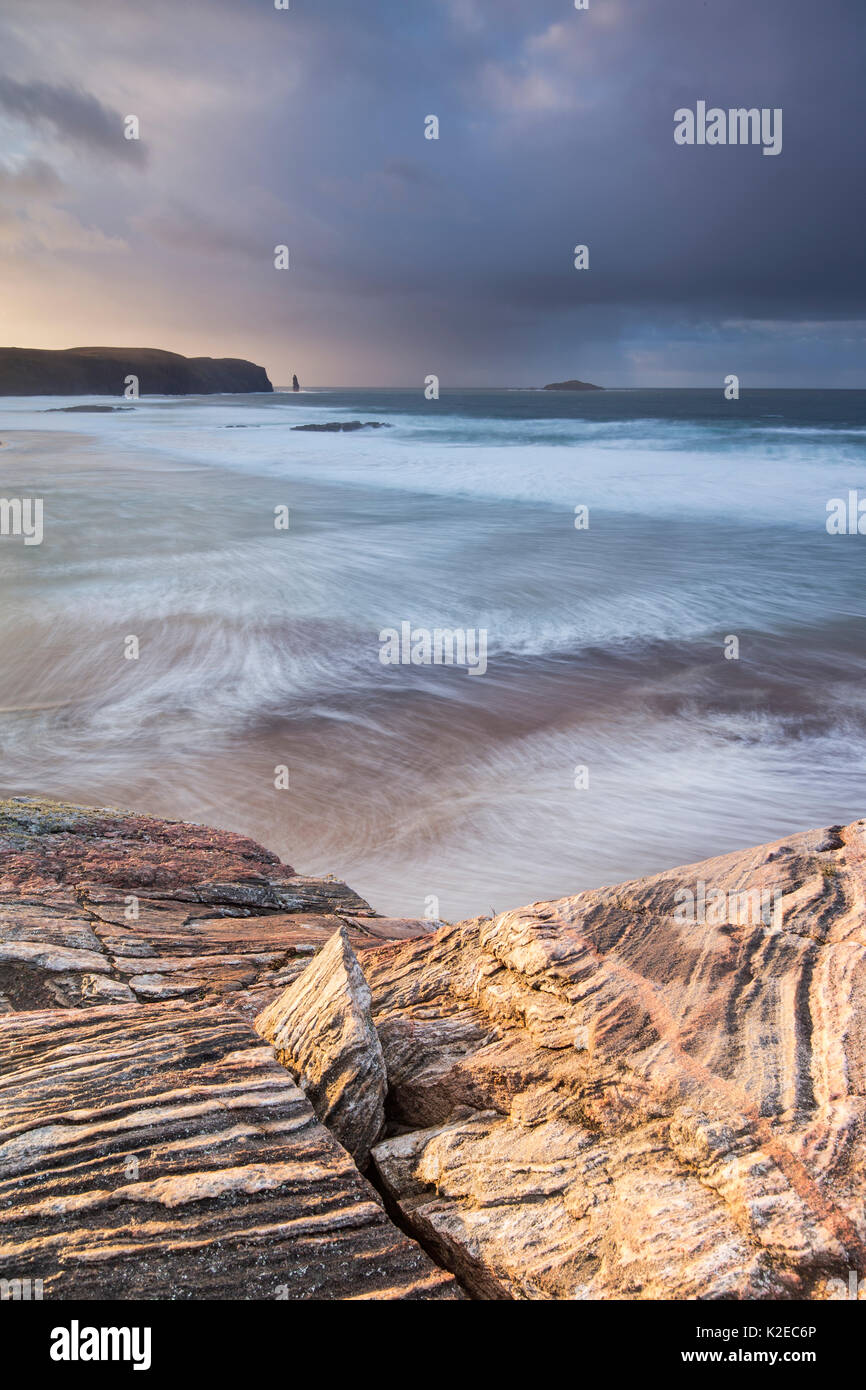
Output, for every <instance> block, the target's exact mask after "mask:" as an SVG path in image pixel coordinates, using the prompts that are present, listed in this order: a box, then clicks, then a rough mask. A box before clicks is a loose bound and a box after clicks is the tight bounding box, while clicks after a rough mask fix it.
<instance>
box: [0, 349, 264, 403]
mask: <svg viewBox="0 0 866 1390" xmlns="http://www.w3.org/2000/svg"><path fill="white" fill-rule="evenodd" d="M128 376H135V377H137V378H138V383H139V385H138V391H139V394H140V395H142V396H199V395H213V394H215V393H220V392H227V393H235V392H251V391H273V389H274V388H273V386H272V385H271V383H270V381H269V380H268V374H267V372H266V371H265V369H264V367H259V366H257V365H256V364H255V362H246V361H244V359H243V358H240V357H182V356H181V354H180V353H177V352H164V351H163V350H162V349H161V348H125V347H80V348H65V349H62V350H58V351H50V350H46V349H40V348H16V347H7V348H0V396H122V395H123V394H124V383H125V381H126V378H127V377H128Z"/></svg>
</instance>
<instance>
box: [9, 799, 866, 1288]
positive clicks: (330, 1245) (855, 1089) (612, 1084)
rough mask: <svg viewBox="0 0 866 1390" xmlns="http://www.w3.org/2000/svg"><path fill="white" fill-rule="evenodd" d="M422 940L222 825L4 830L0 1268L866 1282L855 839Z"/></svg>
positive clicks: (29, 818)
mask: <svg viewBox="0 0 866 1390" xmlns="http://www.w3.org/2000/svg"><path fill="white" fill-rule="evenodd" d="M431 925H435V924H430V923H427V922H423V921H404V920H390V919H386V918H381V917H377V916H376V914H375V913H374V912H373V911H372V910H371V909H370V908H369V906H368V905H367V904H366V903H364V902H363V901H362V900H361V899H359V898H358V897H357V895H355V894H354V893H352V891H351V890H350V889H348V888H346V886H345V885H343V884H341V883H339V882H337V881H336V880H333V879H313V878H308V877H304V876H302V875H298V874H295V873H294V871H293V870H292V869H290V868H289V867H288V866H286V865H284V864H282V863H280V861H279V860H278V859H277V858H276V857H275V856H274V855H272V854H269V853H268V852H267V851H265V850H263V849H261V848H260V847H259V846H257V845H255V844H254V843H253V842H251V841H249V840H245V839H243V838H242V837H240V836H236V835H230V834H228V833H226V832H221V831H214V830H208V829H206V828H203V827H199V826H189V825H183V824H171V823H166V822H162V821H157V820H152V819H150V818H147V817H141V816H133V815H127V814H124V813H122V812H115V811H88V810H83V809H81V808H77V807H69V806H64V805H60V804H57V803H41V802H33V801H26V800H21V801H13V802H6V803H2V804H0V1011H2V1012H0V1134H2V1142H0V1252H2V1253H0V1276H2V1277H7V1278H12V1277H16V1278H26V1277H28V1276H29V1277H32V1278H42V1279H43V1280H44V1281H45V1297H46V1298H47V1297H52V1298H61V1299H64V1298H75V1297H88V1298H91V1297H105V1298H136V1297H143V1296H144V1297H147V1298H157V1299H158V1298H163V1297H165V1298H168V1297H173V1298H176V1297H189V1298H227V1297H243V1298H273V1297H288V1298H290V1299H301V1300H303V1299H310V1298H317V1299H322V1298H327V1299H347V1298H348V1299H355V1298H376V1299H393V1298H396V1299H405V1298H409V1299H439V1298H446V1299H453V1298H460V1297H464V1296H465V1293H464V1292H463V1290H465V1291H467V1292H468V1294H469V1296H471V1297H475V1298H481V1299H492V1300H509V1299H520V1300H524V1299H530V1300H532V1299H541V1300H550V1299H556V1300H559V1299H564V1300H574V1299H580V1300H583V1299H677V1300H678V1299H731V1298H733V1299H766V1300H773V1299H817V1300H824V1299H831V1298H837V1297H844V1296H845V1293H846V1291H847V1287H848V1278H849V1271H850V1270H856V1271H857V1272H858V1273H860V1274H861V1275H862V1274H863V1273H864V1272H866V1214H864V1206H863V1182H864V1158H866V1128H864V1121H866V1099H864V1095H866V1087H864V1077H866V1028H864V1017H866V988H864V984H866V945H864V925H866V821H858V822H856V823H854V824H852V825H849V826H847V827H838V826H837V827H832V828H831V829H829V830H821V831H810V832H807V833H804V834H800V835H794V836H790V837H788V838H787V839H784V840H780V841H778V842H777V843H775V844H773V845H767V846H763V847H760V848H757V849H751V850H746V851H743V852H740V853H737V854H730V855H726V856H724V857H722V858H719V859H711V860H708V861H706V862H704V863H702V864H698V865H692V866H690V867H687V868H683V869H676V870H671V871H669V872H666V873H663V874H659V875H656V876H655V877H652V878H646V879H641V880H637V881H635V882H631V883H626V884H622V885H619V886H618V887H614V888H602V889H597V890H591V891H587V892H584V893H580V894H578V895H576V896H575V897H571V898H565V899H562V900H560V901H557V902H553V903H536V904H533V905H532V906H531V907H528V908H525V909H522V910H519V911H515V912H507V913H504V914H502V915H500V916H497V917H495V918H478V919H473V920H471V921H468V922H461V923H458V924H456V925H453V926H448V925H445V926H440V927H439V929H438V930H437V931H435V932H433V931H432V930H431ZM323 947H327V949H322V948H323ZM335 1135H339V1137H340V1138H341V1140H342V1143H338V1142H337V1138H336V1137H335ZM371 1143H372V1159H371V1161H370V1164H369V1167H366V1166H365V1168H364V1174H362V1173H361V1172H360V1171H359V1168H358V1166H357V1163H356V1162H354V1161H353V1159H352V1157H351V1156H350V1152H349V1151H351V1153H354V1154H355V1156H356V1158H357V1161H358V1163H361V1164H364V1165H366V1164H367V1154H368V1152H369V1149H370V1145H371ZM344 1145H345V1147H344ZM380 1192H381V1193H382V1194H384V1195H385V1196H386V1197H387V1199H388V1202H389V1204H390V1205H389V1207H388V1210H389V1211H391V1212H393V1213H395V1214H397V1215H399V1219H400V1223H401V1226H402V1229H398V1227H397V1226H396V1225H395V1224H394V1222H393V1221H392V1219H391V1217H390V1216H389V1215H388V1214H387V1212H386V1208H385V1206H384V1205H383V1201H382V1197H380V1195H379V1194H380ZM413 1237H414V1239H413ZM455 1276H456V1278H455ZM276 1289H283V1290H285V1292H281V1293H276V1292H275V1290H276ZM179 1290H180V1291H181V1292H178V1291H179Z"/></svg>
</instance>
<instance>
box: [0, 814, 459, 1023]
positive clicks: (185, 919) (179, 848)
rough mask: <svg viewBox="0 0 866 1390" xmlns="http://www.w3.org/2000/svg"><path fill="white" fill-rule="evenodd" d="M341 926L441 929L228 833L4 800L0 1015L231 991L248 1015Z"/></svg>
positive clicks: (380, 930)
mask: <svg viewBox="0 0 866 1390" xmlns="http://www.w3.org/2000/svg"><path fill="white" fill-rule="evenodd" d="M344 924H345V925H347V928H348V931H349V939H350V940H351V942H352V945H353V947H354V948H355V949H356V950H363V949H365V948H366V947H369V946H372V945H380V944H381V943H382V941H383V940H392V939H401V938H405V937H409V936H416V935H419V934H423V933H425V932H429V931H430V930H431V929H432V926H433V925H434V924H431V923H429V922H424V921H409V920H403V919H399V920H391V919H387V918H382V917H379V916H377V914H376V913H375V912H374V911H373V910H372V908H370V907H369V906H368V904H367V903H365V902H364V901H363V899H362V898H359V897H358V895H357V894H356V893H354V892H352V890H351V889H350V888H347V887H346V885H345V884H344V883H340V882H339V881H338V880H336V879H333V878H320V879H316V878H308V877H305V876H304V875H301V874H296V873H295V871H294V870H293V869H292V868H290V867H289V866H288V865H287V864H283V863H281V861H280V860H279V859H278V858H277V856H276V855H275V854H271V853H270V852H269V851H267V850H265V849H262V847H261V846H260V845H257V844H256V843H255V842H254V841H252V840H247V839H245V838H244V837H243V836H241V835H233V834H230V833H229V832H228V831H222V830H212V829H209V828H208V827H206V826H198V825H187V824H186V823H183V822H172V821H161V820H155V819H153V818H152V817H149V816H137V815H132V814H129V813H126V812H123V811H115V810H111V809H102V810H89V809H86V808H84V807H80V806H68V805H65V804H64V803H60V802H52V801H37V800H33V799H28V798H17V799H15V800H11V801H2V802H0V1014H2V1013H11V1012H15V1011H18V1010H20V1009H45V1008H58V1007H59V1008H66V1007H82V1006H92V1005H100V1004H107V1003H134V1002H136V1001H141V1002H145V1003H149V1002H153V1001H156V1000H161V999H188V1000H191V1001H194V1000H203V999H208V998H209V999H215V998H219V997H226V998H229V999H230V1000H231V1002H232V1004H233V1005H234V1006H235V1007H237V1008H238V1009H239V1010H241V1011H243V1012H244V1013H245V1016H246V1017H248V1018H250V1019H251V1018H253V1017H254V1016H255V1014H256V1013H258V1012H259V1011H260V1010H261V1009H262V1008H263V1007H264V1005H266V1004H267V1003H268V1002H270V1000H271V999H272V998H274V997H275V996H276V995H277V994H279V993H280V992H281V991H282V990H283V989H285V987H286V985H287V984H289V983H290V982H291V981H292V980H293V979H294V978H295V977H296V976H297V975H298V974H299V973H300V972H301V971H302V970H303V969H304V967H305V965H306V964H307V963H308V962H309V960H310V957H311V956H312V955H313V954H314V953H315V952H316V951H317V950H318V949H319V948H320V947H321V946H323V945H324V943H325V942H326V941H328V940H329V939H330V937H331V936H333V934H334V932H335V931H338V930H339V929H340V928H341V927H342V926H343V925H344Z"/></svg>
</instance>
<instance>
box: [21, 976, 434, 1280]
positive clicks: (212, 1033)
mask: <svg viewBox="0 0 866 1390" xmlns="http://www.w3.org/2000/svg"><path fill="white" fill-rule="evenodd" d="M0 1135H2V1139H0V1278H3V1279H8V1280H13V1279H31V1280H36V1279H41V1280H42V1281H43V1293H44V1297H45V1298H54V1299H147V1300H152V1299H155V1300H162V1299H190V1298H195V1299H291V1300H308V1299H371V1298H372V1299H439V1298H456V1297H460V1296H461V1295H460V1292H459V1290H458V1289H457V1288H456V1286H455V1284H454V1281H453V1279H452V1278H451V1277H450V1275H448V1274H445V1273H443V1272H442V1271H441V1270H440V1269H438V1268H437V1267H436V1266H435V1265H433V1264H432V1263H431V1261H430V1260H429V1259H428V1258H427V1256H426V1255H425V1254H424V1253H423V1252H422V1251H421V1250H420V1249H419V1247H418V1246H417V1245H415V1244H414V1242H413V1241H411V1240H409V1239H407V1238H406V1237H405V1236H404V1235H402V1234H401V1232H400V1231H398V1230H397V1228H396V1227H395V1226H394V1225H393V1224H392V1222H391V1221H390V1220H389V1218H388V1217H387V1216H386V1214H385V1211H384V1209H383V1207H382V1204H381V1200H380V1198H379V1197H378V1195H377V1193H376V1192H374V1190H373V1189H372V1188H371V1187H370V1186H369V1184H368V1183H366V1182H365V1181H364V1179H363V1178H362V1177H361V1175H360V1174H359V1172H358V1170H357V1168H356V1167H355V1165H354V1164H353V1162H352V1160H351V1159H350V1157H349V1155H348V1154H347V1153H346V1152H345V1150H344V1149H343V1148H341V1146H340V1145H339V1144H338V1143H337V1142H336V1140H335V1139H334V1138H333V1137H332V1136H331V1135H330V1134H329V1132H328V1131H327V1130H326V1129H325V1128H324V1127H323V1126H322V1125H321V1124H319V1122H318V1121H317V1119H316V1117H315V1115H314V1114H313V1111H312V1109H311V1107H310V1105H309V1102H308V1101H307V1100H306V1098H305V1097H304V1095H303V1093H302V1092H301V1091H300V1090H298V1088H297V1087H296V1086H295V1085H294V1084H293V1082H292V1080H291V1077H290V1076H289V1075H288V1073H287V1072H286V1071H285V1070H284V1069H283V1068H282V1067H281V1066H279V1064H278V1063H277V1062H276V1061H275V1060H274V1058H273V1054H272V1052H271V1049H270V1047H267V1046H265V1045H264V1044H263V1043H262V1041H261V1039H260V1038H258V1037H257V1035H256V1034H255V1033H254V1032H253V1030H252V1028H250V1027H249V1025H248V1024H246V1023H244V1022H243V1021H242V1020H241V1019H239V1018H236V1017H234V1016H233V1015H232V1014H231V1013H230V1012H228V1011H227V1010H225V1009H223V1008H218V1007H217V1008H213V1007H210V1008H209V1007H202V1006H198V1005H189V1004H184V1003H182V1002H178V1001H172V1002H170V1003H166V1004H156V1005H151V1006H149V1007H141V1006H140V1005H132V1006H129V1005H127V1006H125V1007H121V1008H117V1007H107V1008H100V1009H92V1010H89V1011H87V1012H82V1011H81V1010H55V1011H53V1012H44V1013H40V1012H36V1013H20V1014H15V1015H11V1016H7V1017H5V1018H2V1019H0Z"/></svg>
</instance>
